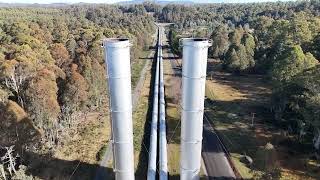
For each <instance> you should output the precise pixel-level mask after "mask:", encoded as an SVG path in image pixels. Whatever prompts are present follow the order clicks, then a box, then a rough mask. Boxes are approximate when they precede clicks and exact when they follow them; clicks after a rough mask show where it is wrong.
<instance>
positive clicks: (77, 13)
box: [0, 5, 155, 179]
mask: <svg viewBox="0 0 320 180" xmlns="http://www.w3.org/2000/svg"><path fill="white" fill-rule="evenodd" d="M141 9H142V10H143V11H140V10H141ZM153 21H154V20H153V18H152V16H149V15H147V14H146V11H145V10H144V8H143V6H142V5H141V6H133V7H119V6H110V5H104V6H98V7H92V6H90V5H87V6H85V5H83V6H70V7H66V8H60V9H57V8H1V9H0V74H1V75H0V97H1V98H0V119H1V123H0V136H1V138H0V145H1V146H0V148H1V152H6V149H5V147H6V148H9V147H10V148H11V150H12V153H17V152H18V153H19V154H20V155H21V154H22V153H21V152H24V151H29V152H33V153H38V154H50V153H52V151H54V149H55V147H56V146H59V145H63V143H64V141H65V139H68V137H69V136H68V134H69V131H72V130H73V129H75V128H77V126H79V125H80V126H81V124H80V123H81V122H79V120H80V118H79V117H81V116H82V115H83V114H86V112H89V111H95V112H99V111H101V109H102V108H103V107H105V106H106V104H108V102H107V101H108V100H107V93H106V90H107V88H106V87H107V86H106V73H105V67H104V58H103V48H102V47H101V44H102V40H103V39H104V38H111V37H112V38H114V37H126V38H129V39H130V41H131V43H132V48H131V51H132V52H131V55H132V57H131V58H132V67H133V68H134V67H136V65H135V64H137V65H139V62H137V59H138V57H139V56H140V55H141V53H142V51H144V50H145V49H147V48H148V47H149V45H150V43H151V42H150V41H151V40H150V38H148V36H151V34H153V33H154V32H155V27H154V23H153ZM136 75H138V73H136ZM133 77H134V75H133ZM132 83H133V84H134V83H135V82H132ZM13 150H15V151H16V152H13ZM7 152H9V150H8V149H7ZM21 158H22V159H24V158H26V157H21ZM7 160H9V159H8V158H3V159H1V162H3V163H4V165H3V166H1V167H0V172H1V173H3V174H6V175H7V177H10V176H11V175H13V174H15V173H14V172H16V171H18V168H17V167H16V169H15V168H14V167H15V166H12V165H10V164H9V165H8V164H7ZM8 163H10V162H8ZM0 164H2V163H0ZM7 165H8V167H9V168H7ZM10 167H11V169H10ZM1 173H0V174H1ZM0 177H2V176H1V175H0ZM12 178H13V179H15V178H16V179H25V178H26V177H24V178H22V177H12ZM0 179H1V178H0Z"/></svg>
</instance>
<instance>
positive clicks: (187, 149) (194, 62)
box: [180, 38, 210, 180]
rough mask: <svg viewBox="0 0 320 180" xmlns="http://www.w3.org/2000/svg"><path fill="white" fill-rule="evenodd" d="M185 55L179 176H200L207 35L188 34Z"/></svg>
mask: <svg viewBox="0 0 320 180" xmlns="http://www.w3.org/2000/svg"><path fill="white" fill-rule="evenodd" d="M182 43H183V59H182V114H181V159H180V172H181V175H180V179H181V180H198V179H199V172H200V166H201V148H202V147H201V146H202V130H203V110H204V95H205V82H206V71H207V59H208V47H209V46H210V43H209V41H208V40H207V39H196V38H186V39H183V40H182Z"/></svg>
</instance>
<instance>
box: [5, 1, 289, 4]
mask: <svg viewBox="0 0 320 180" xmlns="http://www.w3.org/2000/svg"><path fill="white" fill-rule="evenodd" d="M119 1H125V0H0V2H4V3H39V4H50V3H78V2H86V3H114V2H119ZM168 1H170V0H168ZM171 1H184V0H171ZM193 1H194V2H199V3H210V2H211V3H213V2H225V3H237V2H238V3H242V2H266V1H270V2H272V1H277V0H193ZM282 1H287V0H282Z"/></svg>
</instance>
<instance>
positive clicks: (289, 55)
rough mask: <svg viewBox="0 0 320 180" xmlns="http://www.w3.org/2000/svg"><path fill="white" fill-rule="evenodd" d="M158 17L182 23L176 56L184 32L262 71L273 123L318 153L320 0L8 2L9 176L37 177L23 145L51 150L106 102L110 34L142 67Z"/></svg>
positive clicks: (231, 60)
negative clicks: (126, 43)
mask: <svg viewBox="0 0 320 180" xmlns="http://www.w3.org/2000/svg"><path fill="white" fill-rule="evenodd" d="M154 22H165V23H173V25H171V27H170V30H169V31H168V37H169V40H170V44H171V46H172V50H173V52H174V53H176V54H177V55H180V56H181V47H180V46H179V39H180V38H183V37H207V38H210V39H211V41H212V44H213V46H212V47H211V48H210V49H209V57H210V58H213V59H217V60H219V61H220V62H221V64H222V67H223V70H224V71H226V72H230V73H232V74H234V75H235V76H247V75H251V74H258V75H262V76H263V77H264V81H266V83H268V84H271V86H272V95H271V97H270V104H269V106H268V107H269V113H270V114H272V116H273V118H272V122H271V123H272V124H274V125H275V126H277V127H279V128H283V129H290V132H292V134H294V136H296V137H297V138H298V139H299V140H300V141H302V142H306V143H309V144H310V143H311V144H312V149H309V151H315V152H317V154H318V156H319V153H320V65H319V60H320V1H319V0H311V1H301V2H277V3H252V4H201V5H200V4H193V5H175V4H168V5H157V4H154V3H151V2H146V3H143V4H137V5H91V4H84V5H81V4H80V5H70V6H66V7H59V8H55V7H52V8H50V7H43V8H42V7H26V8H24V7H7V8H5V7H4V8H0V120H1V122H0V136H1V139H0V155H1V156H2V155H3V158H1V160H0V179H1V178H2V177H3V176H6V177H10V178H11V179H17V180H18V179H30V180H32V179H36V178H35V177H32V175H30V173H29V174H28V173H27V174H25V172H24V171H28V168H34V167H36V166H41V165H34V164H33V167H32V166H31V165H32V159H31V158H30V157H29V158H28V156H27V155H24V156H23V154H28V153H32V154H41V155H50V154H52V153H53V152H54V151H55V147H57V146H63V144H64V142H65V141H66V140H68V138H70V137H69V132H71V131H74V129H76V128H77V127H78V126H81V123H82V122H81V121H80V118H79V117H81V116H84V115H85V114H86V113H87V112H101V111H103V110H102V109H103V108H106V107H105V106H106V104H108V98H107V91H106V87H107V84H106V73H105V66H104V59H103V48H102V47H101V42H102V39H104V38H111V37H126V38H129V39H130V41H131V43H132V44H133V45H132V47H131V56H132V57H131V60H132V62H131V63H132V68H135V67H136V66H140V65H141V64H140V63H139V62H138V60H137V59H139V57H141V56H142V53H143V52H144V51H146V50H148V48H149V46H151V43H152V42H151V38H150V37H151V35H152V34H154V33H155V31H156V28H155V25H154ZM138 69H139V68H138ZM138 74H139V72H135V74H133V75H132V76H133V77H136V76H138ZM135 79H136V78H133V82H132V83H133V84H135V83H136V82H135ZM10 153H11V155H9V154H10ZM17 154H19V156H17ZM9 157H15V159H22V160H21V161H18V160H17V161H12V160H10V158H9ZM16 162H19V163H18V164H14V163H16ZM12 163H13V164H12ZM20 164H22V165H24V166H18V165H20ZM31 174H32V173H31Z"/></svg>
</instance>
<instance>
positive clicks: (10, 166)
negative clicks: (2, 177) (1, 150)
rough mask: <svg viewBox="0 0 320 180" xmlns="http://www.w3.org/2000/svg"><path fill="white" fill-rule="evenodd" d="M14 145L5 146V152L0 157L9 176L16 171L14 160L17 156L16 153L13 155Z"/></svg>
mask: <svg viewBox="0 0 320 180" xmlns="http://www.w3.org/2000/svg"><path fill="white" fill-rule="evenodd" d="M13 148H14V146H10V147H5V150H6V153H5V155H4V156H3V157H1V161H2V162H3V165H7V170H8V171H9V173H10V176H12V175H13V173H14V174H15V173H16V172H17V170H16V168H15V167H16V161H17V158H18V155H16V156H15V155H14V149H13Z"/></svg>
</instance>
